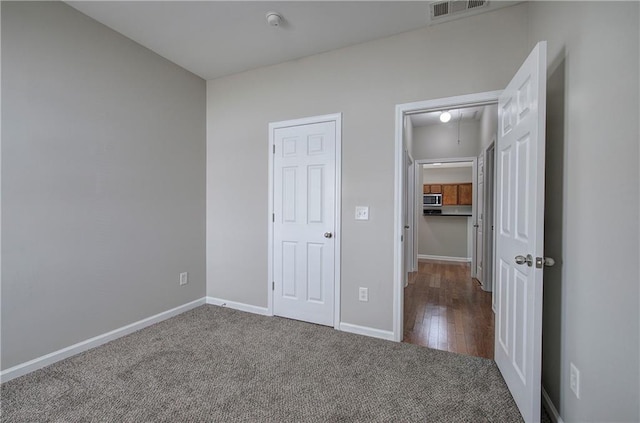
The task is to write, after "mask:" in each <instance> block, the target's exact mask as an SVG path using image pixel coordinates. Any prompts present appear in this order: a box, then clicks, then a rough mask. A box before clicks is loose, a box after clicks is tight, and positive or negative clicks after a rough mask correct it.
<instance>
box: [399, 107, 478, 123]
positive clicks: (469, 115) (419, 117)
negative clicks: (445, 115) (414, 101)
mask: <svg viewBox="0 0 640 423" xmlns="http://www.w3.org/2000/svg"><path fill="white" fill-rule="evenodd" d="M485 107H486V106H478V107H466V108H463V109H447V110H448V112H449V113H451V120H450V121H449V123H448V124H456V123H458V119H460V118H461V119H462V122H467V121H471V120H480V118H481V117H482V113H483V111H484V108H485ZM441 113H442V111H436V112H426V113H418V114H415V115H411V124H412V125H413V127H414V128H415V127H420V126H428V125H436V124H437V125H446V124H443V123H442V122H440V114H441Z"/></svg>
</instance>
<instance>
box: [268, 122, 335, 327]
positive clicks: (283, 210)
mask: <svg viewBox="0 0 640 423" xmlns="http://www.w3.org/2000/svg"><path fill="white" fill-rule="evenodd" d="M273 143H274V147H275V150H274V153H273V154H274V159H273V279H274V280H273V313H274V314H275V315H278V316H283V317H288V318H292V319H298V320H304V321H307V322H312V323H317V324H323V325H330V326H333V325H334V294H335V291H334V290H335V286H334V280H335V279H334V271H335V258H334V249H335V240H336V237H335V226H336V216H335V201H336V198H335V197H336V183H335V182H336V122H335V121H329V122H321V123H311V124H305V125H296V126H290V127H283V128H276V129H275V130H274V135H273Z"/></svg>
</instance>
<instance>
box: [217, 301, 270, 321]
mask: <svg viewBox="0 0 640 423" xmlns="http://www.w3.org/2000/svg"><path fill="white" fill-rule="evenodd" d="M207 304H213V305H217V306H220V307H229V308H232V309H234V310H240V311H246V312H248V313H254V314H260V315H262V316H271V315H272V314H271V313H269V309H268V308H266V307H258V306H254V305H251V304H245V303H237V302H235V301H228V300H223V299H221V298H215V297H207Z"/></svg>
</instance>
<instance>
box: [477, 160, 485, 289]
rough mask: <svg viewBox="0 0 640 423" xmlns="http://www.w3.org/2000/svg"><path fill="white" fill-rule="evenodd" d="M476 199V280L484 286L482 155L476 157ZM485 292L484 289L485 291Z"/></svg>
mask: <svg viewBox="0 0 640 423" xmlns="http://www.w3.org/2000/svg"><path fill="white" fill-rule="evenodd" d="M477 181H478V184H477V188H476V192H477V198H478V204H477V206H476V223H475V228H476V279H478V281H479V282H480V283H481V284H482V285H483V286H484V285H485V284H486V281H485V280H484V273H483V272H484V271H483V263H484V213H485V208H484V153H482V154H480V155H479V156H478V177H477ZM485 291H486V289H485Z"/></svg>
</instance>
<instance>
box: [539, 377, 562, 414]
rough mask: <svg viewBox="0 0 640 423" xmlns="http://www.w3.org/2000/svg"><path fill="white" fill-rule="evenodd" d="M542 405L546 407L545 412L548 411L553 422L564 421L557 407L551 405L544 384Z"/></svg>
mask: <svg viewBox="0 0 640 423" xmlns="http://www.w3.org/2000/svg"><path fill="white" fill-rule="evenodd" d="M542 405H543V406H544V408H546V409H547V413H549V417H550V418H551V421H552V422H553V423H564V420H562V417H560V413H558V409H557V408H556V406H555V405H553V402H552V401H551V398H549V394H547V391H546V389H544V386H543V387H542Z"/></svg>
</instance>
